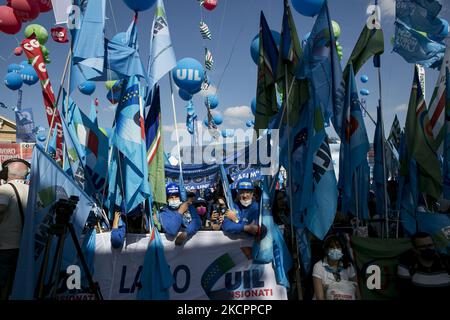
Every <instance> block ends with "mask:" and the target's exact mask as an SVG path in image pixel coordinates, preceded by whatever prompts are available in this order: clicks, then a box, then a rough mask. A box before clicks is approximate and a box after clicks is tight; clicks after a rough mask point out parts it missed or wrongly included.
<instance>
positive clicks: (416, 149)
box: [405, 66, 442, 199]
mask: <svg viewBox="0 0 450 320" xmlns="http://www.w3.org/2000/svg"><path fill="white" fill-rule="evenodd" d="M405 134H406V150H407V151H406V154H407V159H411V157H413V158H414V159H415V160H416V163H417V170H418V172H417V173H418V180H419V191H421V192H423V193H425V194H427V195H429V196H431V197H433V198H435V199H439V197H440V196H441V193H442V175H441V170H440V164H439V160H438V157H437V154H436V153H435V152H434V149H433V146H434V145H435V144H434V143H435V142H434V137H433V132H432V130H431V126H430V120H429V118H428V109H427V105H426V103H425V100H424V98H423V92H422V87H421V85H420V81H419V73H418V70H417V67H416V66H415V67H414V81H413V85H412V90H411V96H410V98H409V105H408V114H407V116H406V127H405Z"/></svg>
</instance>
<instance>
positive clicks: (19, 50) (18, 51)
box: [14, 47, 23, 56]
mask: <svg viewBox="0 0 450 320" xmlns="http://www.w3.org/2000/svg"><path fill="white" fill-rule="evenodd" d="M22 52H23V49H22V47H17V48H15V49H14V55H16V56H20V55H21V54H22Z"/></svg>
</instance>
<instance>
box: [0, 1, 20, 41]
mask: <svg viewBox="0 0 450 320" xmlns="http://www.w3.org/2000/svg"><path fill="white" fill-rule="evenodd" d="M20 28H22V21H20V19H19V17H18V16H16V14H15V13H14V10H13V9H12V8H10V7H7V6H0V31H2V32H4V33H7V34H16V33H17V32H19V31H20Z"/></svg>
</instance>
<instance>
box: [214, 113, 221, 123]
mask: <svg viewBox="0 0 450 320" xmlns="http://www.w3.org/2000/svg"><path fill="white" fill-rule="evenodd" d="M213 122H214V123H215V124H216V125H221V124H222V122H223V118H222V115H221V114H220V113H216V114H213Z"/></svg>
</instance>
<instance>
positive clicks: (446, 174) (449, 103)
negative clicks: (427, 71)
mask: <svg viewBox="0 0 450 320" xmlns="http://www.w3.org/2000/svg"><path fill="white" fill-rule="evenodd" d="M445 84H446V99H445V101H446V103H445V140H444V166H443V167H444V170H443V193H444V198H445V199H450V72H449V69H448V68H446V81H445Z"/></svg>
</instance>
